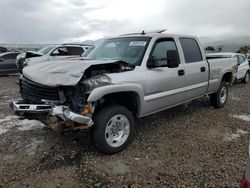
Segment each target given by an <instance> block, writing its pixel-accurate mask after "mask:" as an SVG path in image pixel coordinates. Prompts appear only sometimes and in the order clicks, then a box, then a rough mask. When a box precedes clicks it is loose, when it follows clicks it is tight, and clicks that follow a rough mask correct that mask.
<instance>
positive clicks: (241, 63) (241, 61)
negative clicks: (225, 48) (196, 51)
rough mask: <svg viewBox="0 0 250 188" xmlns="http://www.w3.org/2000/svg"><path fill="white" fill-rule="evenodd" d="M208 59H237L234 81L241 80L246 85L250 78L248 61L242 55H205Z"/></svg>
mask: <svg viewBox="0 0 250 188" xmlns="http://www.w3.org/2000/svg"><path fill="white" fill-rule="evenodd" d="M206 56H207V58H208V59H211V58H237V62H238V63H237V64H238V71H237V75H236V81H237V80H241V81H242V82H243V83H248V81H249V76H250V67H249V62H248V59H247V58H246V56H245V55H244V54H239V53H226V52H225V53H211V54H207V55H206Z"/></svg>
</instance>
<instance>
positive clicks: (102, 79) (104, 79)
mask: <svg viewBox="0 0 250 188" xmlns="http://www.w3.org/2000/svg"><path fill="white" fill-rule="evenodd" d="M83 83H84V84H85V87H86V91H87V93H90V92H91V91H92V90H94V89H95V88H98V87H101V86H106V85H111V84H112V82H111V78H110V77H108V76H107V75H98V76H94V77H91V78H88V79H86V80H84V81H83Z"/></svg>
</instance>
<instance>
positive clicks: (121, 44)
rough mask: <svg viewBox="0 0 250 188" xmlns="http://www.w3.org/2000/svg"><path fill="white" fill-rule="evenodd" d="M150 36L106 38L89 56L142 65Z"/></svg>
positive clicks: (89, 57)
mask: <svg viewBox="0 0 250 188" xmlns="http://www.w3.org/2000/svg"><path fill="white" fill-rule="evenodd" d="M150 39H151V38H150V37H122V38H112V39H106V40H104V41H103V42H102V43H101V44H100V45H99V46H98V47H96V48H95V49H93V51H92V52H90V54H89V55H88V56H87V58H88V59H94V60H121V61H124V62H126V63H128V64H130V65H132V66H136V65H140V64H141V61H142V58H143V56H144V53H145V51H146V49H147V46H148V43H149V41H150Z"/></svg>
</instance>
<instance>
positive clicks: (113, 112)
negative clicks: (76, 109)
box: [91, 105, 135, 154]
mask: <svg viewBox="0 0 250 188" xmlns="http://www.w3.org/2000/svg"><path fill="white" fill-rule="evenodd" d="M94 123H95V124H94V126H93V128H92V132H91V140H92V142H93V144H94V146H95V148H96V149H97V150H99V151H101V152H102V153H105V154H114V153H117V152H120V151H122V150H123V149H124V148H125V147H126V146H127V145H128V144H129V142H130V141H131V140H132V138H133V137H134V133H135V125H134V118H133V116H132V114H131V112H130V111H129V110H128V109H126V108H124V107H122V106H119V105H112V106H109V107H105V108H103V109H102V110H100V111H99V112H97V114H96V115H95V116H94Z"/></svg>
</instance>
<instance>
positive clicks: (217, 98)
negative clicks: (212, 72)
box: [210, 81, 228, 108]
mask: <svg viewBox="0 0 250 188" xmlns="http://www.w3.org/2000/svg"><path fill="white" fill-rule="evenodd" d="M227 98H228V84H227V82H225V81H222V82H221V84H220V87H219V90H218V91H217V92H216V93H213V94H211V95H210V103H211V105H212V106H213V107H214V108H222V107H224V106H225V104H226V102H227Z"/></svg>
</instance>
